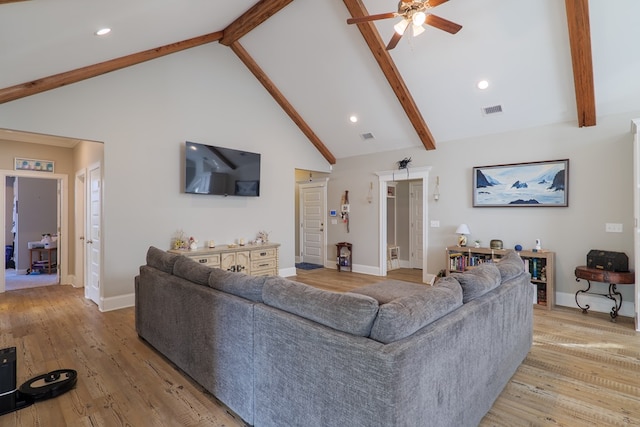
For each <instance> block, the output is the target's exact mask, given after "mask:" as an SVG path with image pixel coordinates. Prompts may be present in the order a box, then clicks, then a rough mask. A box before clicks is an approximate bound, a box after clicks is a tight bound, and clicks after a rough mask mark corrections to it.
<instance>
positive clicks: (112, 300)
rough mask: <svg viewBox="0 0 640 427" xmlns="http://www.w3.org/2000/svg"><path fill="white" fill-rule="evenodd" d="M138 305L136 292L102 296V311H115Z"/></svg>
mask: <svg viewBox="0 0 640 427" xmlns="http://www.w3.org/2000/svg"><path fill="white" fill-rule="evenodd" d="M135 305H136V294H135V293H133V294H126V295H118V296H117V297H109V298H101V299H100V306H99V307H98V308H99V309H100V311H102V312H105V311H113V310H119V309H121V308H127V307H133V306H135Z"/></svg>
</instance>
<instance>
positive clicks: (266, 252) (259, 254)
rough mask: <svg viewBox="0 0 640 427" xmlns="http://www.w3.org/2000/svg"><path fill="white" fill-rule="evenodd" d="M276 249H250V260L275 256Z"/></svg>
mask: <svg viewBox="0 0 640 427" xmlns="http://www.w3.org/2000/svg"><path fill="white" fill-rule="evenodd" d="M276 251H277V249H276V248H269V249H259V250H254V251H251V260H252V261H254V260H259V259H264V258H275V257H276V253H277V252H276Z"/></svg>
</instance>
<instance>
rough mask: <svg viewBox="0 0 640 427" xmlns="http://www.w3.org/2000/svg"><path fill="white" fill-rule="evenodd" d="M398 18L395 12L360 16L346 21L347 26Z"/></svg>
mask: <svg viewBox="0 0 640 427" xmlns="http://www.w3.org/2000/svg"><path fill="white" fill-rule="evenodd" d="M396 16H398V14H397V13H396V12H389V13H379V14H377V15H367V16H361V17H359V18H349V19H347V24H360V23H362V22H369V21H377V20H378V19H387V18H395V17H396Z"/></svg>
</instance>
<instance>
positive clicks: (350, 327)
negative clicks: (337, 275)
mask: <svg viewBox="0 0 640 427" xmlns="http://www.w3.org/2000/svg"><path fill="white" fill-rule="evenodd" d="M262 300H263V301H264V303H265V304H267V305H269V306H272V307H275V308H278V309H280V310H283V311H286V312H289V313H292V314H295V315H297V316H300V317H303V318H305V319H309V320H313V321H314V322H317V323H320V324H322V325H325V326H328V327H330V328H333V329H336V330H338V331H342V332H347V333H350V334H352V335H358V336H363V337H366V336H369V333H370V331H371V326H372V325H373V321H374V320H375V318H376V314H377V313H378V301H376V300H375V299H373V298H371V297H368V296H365V295H355V294H343V293H337V292H330V291H325V290H323V289H318V288H314V287H312V286H309V285H305V284H302V283H298V282H294V281H291V280H287V279H284V278H282V277H269V278H267V280H266V281H265V283H264V288H263V289H262Z"/></svg>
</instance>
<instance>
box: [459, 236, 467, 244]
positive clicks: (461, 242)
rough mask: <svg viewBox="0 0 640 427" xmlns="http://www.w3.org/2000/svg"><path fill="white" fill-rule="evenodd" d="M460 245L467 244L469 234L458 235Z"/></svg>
mask: <svg viewBox="0 0 640 427" xmlns="http://www.w3.org/2000/svg"><path fill="white" fill-rule="evenodd" d="M458 246H461V247H465V246H467V236H465V235H464V234H461V235H459V236H458Z"/></svg>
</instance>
